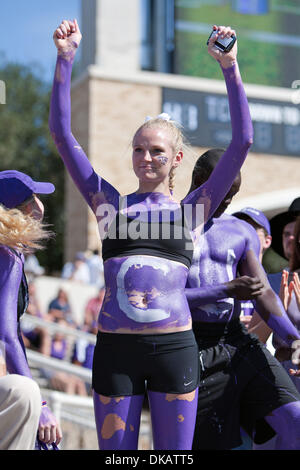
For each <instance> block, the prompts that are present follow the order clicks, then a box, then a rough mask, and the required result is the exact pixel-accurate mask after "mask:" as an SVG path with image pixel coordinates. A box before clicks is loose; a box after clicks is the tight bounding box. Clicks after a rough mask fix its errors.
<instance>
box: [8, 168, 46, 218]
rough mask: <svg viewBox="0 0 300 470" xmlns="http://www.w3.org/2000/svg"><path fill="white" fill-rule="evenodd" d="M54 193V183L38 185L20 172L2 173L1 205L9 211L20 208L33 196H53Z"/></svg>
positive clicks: (9, 171)
mask: <svg viewBox="0 0 300 470" xmlns="http://www.w3.org/2000/svg"><path fill="white" fill-rule="evenodd" d="M54 191H55V186H54V185H53V184H52V183H38V182H36V181H33V179H32V178H30V176H28V175H26V174H25V173H22V172H20V171H16V170H6V171H0V204H3V206H5V207H7V209H13V208H14V207H17V206H19V205H20V204H22V202H24V201H26V199H28V198H30V197H31V196H32V194H51V193H53V192H54Z"/></svg>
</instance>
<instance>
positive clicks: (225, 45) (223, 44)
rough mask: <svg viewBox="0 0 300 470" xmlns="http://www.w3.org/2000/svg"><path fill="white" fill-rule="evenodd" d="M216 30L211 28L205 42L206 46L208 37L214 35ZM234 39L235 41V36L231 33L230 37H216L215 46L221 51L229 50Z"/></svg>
mask: <svg viewBox="0 0 300 470" xmlns="http://www.w3.org/2000/svg"><path fill="white" fill-rule="evenodd" d="M217 32H218V31H217V30H215V29H213V30H212V32H211V33H210V36H209V38H208V40H207V43H206V45H207V46H208V43H209V40H210V38H211V37H212V36H215V35H216V34H217ZM235 41H236V36H235V35H234V34H232V35H231V37H230V38H223V39H222V38H218V39H217V41H216V42H215V46H216V47H217V48H218V49H219V50H220V51H222V52H229V51H230V50H231V49H232V48H233V46H234V43H235Z"/></svg>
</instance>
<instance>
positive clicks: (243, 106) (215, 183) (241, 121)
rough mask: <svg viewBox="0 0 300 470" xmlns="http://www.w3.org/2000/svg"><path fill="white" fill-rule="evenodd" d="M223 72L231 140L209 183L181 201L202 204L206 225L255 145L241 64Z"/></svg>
mask: <svg viewBox="0 0 300 470" xmlns="http://www.w3.org/2000/svg"><path fill="white" fill-rule="evenodd" d="M222 71H223V74H224V78H225V82H226V88H227V93H228V100H229V110H230V117H231V126H232V140H231V143H230V144H229V146H228V148H227V150H226V151H225V152H224V155H223V156H222V158H221V160H220V161H219V163H218V164H217V166H216V168H215V169H214V171H213V172H212V174H211V176H210V177H209V179H208V180H207V181H206V182H205V183H204V184H203V185H202V186H200V187H199V188H197V189H195V190H194V191H193V192H192V193H190V194H188V195H187V196H186V197H185V198H184V199H183V201H182V203H183V204H191V205H193V206H195V205H196V204H203V206H204V222H206V221H207V220H209V219H210V218H211V217H212V216H213V214H214V212H215V210H216V209H217V208H218V206H219V205H220V203H221V201H222V200H223V199H224V197H225V196H226V194H227V193H228V191H229V189H230V188H231V186H232V184H233V181H234V179H235V177H236V175H237V174H238V172H239V170H240V168H241V166H242V165H243V163H244V160H245V158H246V156H247V153H248V150H249V147H250V146H251V144H252V141H253V128H252V121H251V117H250V111H249V106H248V101H247V97H246V94H245V90H244V87H243V83H242V79H241V76H240V72H239V68H238V64H237V63H235V65H233V66H231V67H229V68H226V69H223V68H222ZM194 228H195V224H193V229H194Z"/></svg>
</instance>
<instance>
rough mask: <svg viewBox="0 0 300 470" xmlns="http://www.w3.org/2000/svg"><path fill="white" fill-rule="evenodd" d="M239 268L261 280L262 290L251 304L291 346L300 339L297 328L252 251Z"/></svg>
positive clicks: (242, 271)
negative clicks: (263, 286)
mask: <svg viewBox="0 0 300 470" xmlns="http://www.w3.org/2000/svg"><path fill="white" fill-rule="evenodd" d="M239 270H240V272H241V273H245V274H246V273H247V274H249V275H252V276H259V277H260V279H261V280H262V281H263V283H264V285H265V288H264V291H263V293H262V294H261V295H260V296H259V297H258V298H257V299H255V300H253V304H254V307H255V310H256V311H257V313H258V314H259V315H260V317H261V318H262V319H263V320H264V321H265V322H266V324H267V325H268V326H269V327H270V328H271V329H272V330H273V331H274V332H275V333H277V334H278V336H280V338H281V339H282V340H283V341H284V342H285V343H286V344H287V345H288V346H291V345H292V343H293V341H295V340H296V339H300V335H299V332H298V330H297V328H295V326H294V325H293V323H292V322H291V320H290V319H289V317H288V315H287V314H286V311H285V309H284V307H283V305H282V302H281V300H280V298H279V297H278V295H277V294H276V293H275V292H274V291H273V289H272V288H271V286H270V284H269V281H268V278H267V275H266V273H265V271H264V269H263V267H262V266H261V264H260V263H259V262H258V261H257V258H256V257H255V254H254V253H253V252H251V251H249V252H248V253H247V256H246V257H245V259H244V260H243V261H242V263H241V264H240V267H239Z"/></svg>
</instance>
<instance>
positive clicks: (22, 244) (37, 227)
mask: <svg viewBox="0 0 300 470" xmlns="http://www.w3.org/2000/svg"><path fill="white" fill-rule="evenodd" d="M22 206H23V204H22V205H21V206H19V208H14V209H7V208H6V207H4V206H3V205H1V204H0V245H5V246H8V247H9V248H14V249H16V250H18V251H21V252H22V253H31V252H32V251H33V250H37V249H42V248H43V245H42V244H41V242H42V241H43V240H47V239H49V238H50V237H51V236H52V235H53V234H52V232H50V231H48V230H46V225H44V224H43V223H42V222H41V221H39V220H36V219H34V218H33V217H31V216H30V215H27V214H23V212H22V210H21V209H22Z"/></svg>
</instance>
